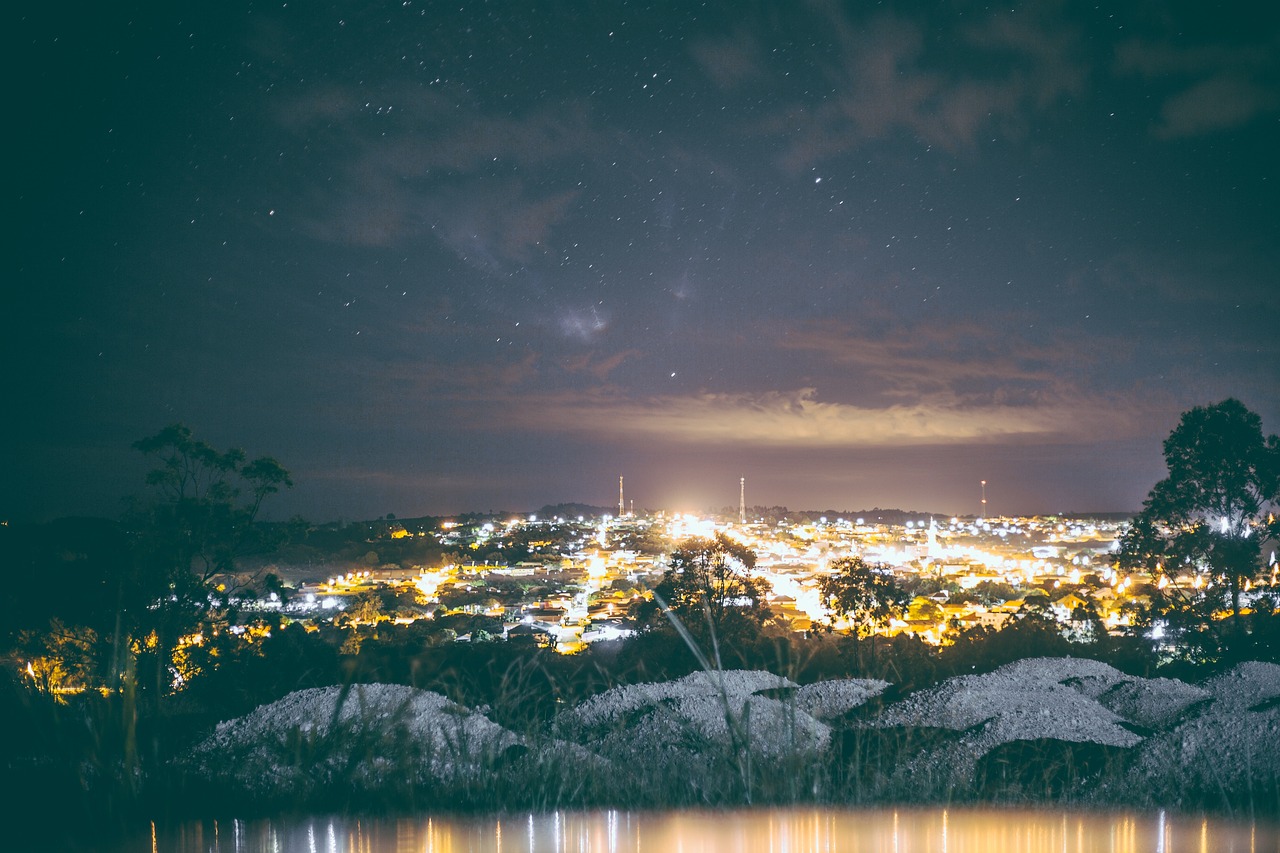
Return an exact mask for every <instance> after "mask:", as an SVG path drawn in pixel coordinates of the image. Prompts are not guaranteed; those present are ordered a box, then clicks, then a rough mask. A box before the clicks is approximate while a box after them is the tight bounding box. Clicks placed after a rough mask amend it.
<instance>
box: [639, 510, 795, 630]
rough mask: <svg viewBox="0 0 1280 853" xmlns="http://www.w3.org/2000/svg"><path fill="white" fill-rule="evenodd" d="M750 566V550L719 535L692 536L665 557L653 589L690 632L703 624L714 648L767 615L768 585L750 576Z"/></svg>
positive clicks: (752, 564)
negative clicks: (666, 562) (656, 584)
mask: <svg viewBox="0 0 1280 853" xmlns="http://www.w3.org/2000/svg"><path fill="white" fill-rule="evenodd" d="M755 565H756V554H755V552H754V551H752V550H751V549H750V548H749V547H747V546H746V545H743V544H742V543H740V542H735V541H734V540H732V539H730V538H729V537H727V536H725V535H724V534H723V533H717V534H716V535H715V538H714V539H704V538H699V537H695V538H692V539H689V540H686V541H685V543H684V544H683V545H681V546H680V547H679V548H677V549H676V550H675V551H673V552H672V553H671V557H670V559H669V561H668V567H667V570H666V572H665V573H664V574H663V578H662V582H661V583H659V584H658V586H657V588H656V589H655V590H654V591H655V592H656V593H657V595H658V596H659V597H660V598H661V599H662V601H664V602H665V603H666V605H667V606H668V607H669V608H670V609H671V610H672V611H673V612H674V613H675V614H676V616H677V617H678V618H680V619H681V620H683V624H684V625H685V626H686V627H687V628H688V629H689V630H690V631H692V632H694V633H695V634H700V633H701V629H702V628H703V627H704V626H705V628H706V629H707V630H708V631H709V632H710V639H711V640H712V642H713V645H716V644H718V643H719V642H720V641H721V640H723V639H725V638H732V637H738V636H740V635H741V634H742V633H743V632H745V631H749V630H750V629H757V630H758V629H759V627H760V626H761V625H762V624H763V623H764V621H765V620H766V619H768V618H769V616H770V612H769V608H768V606H767V605H766V604H765V600H764V599H765V595H766V594H767V592H768V585H767V584H766V583H765V582H764V581H763V580H762V579H760V578H753V577H751V570H752V569H753V568H755ZM717 656H718V650H717Z"/></svg>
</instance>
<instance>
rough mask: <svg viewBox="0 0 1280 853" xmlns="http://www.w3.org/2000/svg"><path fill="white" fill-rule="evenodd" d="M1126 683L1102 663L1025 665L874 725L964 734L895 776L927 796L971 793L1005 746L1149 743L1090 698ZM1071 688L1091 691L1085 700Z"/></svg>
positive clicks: (979, 678)
mask: <svg viewBox="0 0 1280 853" xmlns="http://www.w3.org/2000/svg"><path fill="white" fill-rule="evenodd" d="M1124 678H1125V676H1124V675H1123V674H1122V673H1120V672H1119V670H1116V669H1114V668H1112V667H1110V666H1107V665H1106V664H1102V663H1099V662H1097V661H1089V660H1078V659H1075V658H1036V659H1033V660H1025V661H1018V662H1016V663H1012V664H1009V665H1007V666H1004V667H1001V668H1000V669H998V670H996V671H995V672H991V673H987V674H986V675H966V676H960V677H957V678H952V679H948V680H947V681H945V682H943V683H942V684H940V685H938V686H937V687H934V688H932V689H930V690H925V691H923V692H921V693H918V694H915V695H914V696H910V697H908V698H907V699H904V700H903V701H901V702H899V703H897V704H895V705H891V706H890V707H888V708H886V709H885V711H884V712H883V713H881V714H880V715H879V716H878V717H877V718H876V719H875V720H874V721H872V722H871V723H869V725H871V726H874V727H878V728H888V727H904V728H923V729H937V728H943V729H950V730H952V731H956V732H960V733H961V735H960V737H958V738H957V739H955V740H954V741H951V742H949V743H946V744H943V745H939V746H936V747H931V748H926V749H924V750H923V751H922V752H921V753H920V754H918V755H916V756H915V757H913V758H910V759H908V760H907V761H906V762H904V763H903V765H902V766H901V767H900V768H896V769H895V772H894V776H895V777H896V778H897V780H898V784H899V785H902V784H913V783H914V784H915V785H916V786H917V788H918V789H919V790H920V791H921V793H929V794H937V795H941V794H945V793H947V792H950V791H964V790H967V789H968V788H969V786H970V785H971V784H972V783H973V779H974V772H975V769H976V767H977V764H978V761H979V760H980V759H981V758H982V757H983V756H984V755H986V754H987V753H988V752H990V751H991V750H993V749H995V748H996V747H998V746H1000V745H1002V744H1006V743H1012V742H1014V741H1034V740H1043V739H1053V740H1061V741H1068V742H1073V743H1095V744H1102V745H1104V746H1116V747H1131V746H1134V745H1136V744H1137V743H1139V742H1140V741H1141V740H1142V738H1141V737H1140V736H1139V735H1137V734H1135V733H1134V732H1132V731H1130V730H1128V729H1127V728H1125V727H1124V726H1123V725H1122V723H1124V722H1126V721H1125V720H1124V719H1122V718H1121V717H1120V716H1119V715H1118V714H1116V713H1115V712H1113V711H1111V710H1109V709H1108V708H1106V707H1104V706H1103V705H1102V704H1101V703H1099V702H1098V701H1097V700H1096V699H1092V698H1090V697H1089V696H1088V695H1087V692H1090V691H1091V690H1092V689H1094V688H1098V687H1102V686H1103V685H1106V684H1110V683H1116V682H1119V681H1120V680H1122V679H1124ZM1064 682H1071V683H1077V682H1079V683H1083V684H1086V685H1089V686H1090V687H1089V688H1088V689H1087V690H1086V692H1081V691H1080V690H1077V689H1075V688H1074V687H1071V686H1068V685H1067V684H1066V683H1064ZM1103 689H1105V687H1103Z"/></svg>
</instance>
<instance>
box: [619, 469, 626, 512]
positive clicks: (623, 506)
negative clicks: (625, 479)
mask: <svg viewBox="0 0 1280 853" xmlns="http://www.w3.org/2000/svg"><path fill="white" fill-rule="evenodd" d="M626 514H627V504H626V501H624V500H623V499H622V475H621V474H619V475H618V518H622V516H624V515H626Z"/></svg>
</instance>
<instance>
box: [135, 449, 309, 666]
mask: <svg viewBox="0 0 1280 853" xmlns="http://www.w3.org/2000/svg"><path fill="white" fill-rule="evenodd" d="M133 446H134V448H135V449H137V450H140V451H141V452H143V453H144V454H146V455H147V456H150V457H152V458H154V459H155V460H157V462H158V463H159V464H158V466H157V467H156V468H154V469H153V470H151V471H150V472H149V473H148V474H147V478H146V482H147V485H148V486H150V487H151V491H150V494H149V495H148V497H147V498H146V499H144V500H142V501H139V502H138V503H137V505H136V506H135V507H134V509H133V510H132V512H131V513H130V516H129V519H128V522H127V523H128V524H129V526H130V528H131V529H132V531H133V534H134V539H135V548H134V550H135V560H136V570H135V572H134V575H133V577H132V578H130V579H129V580H130V581H131V583H129V584H127V585H126V586H127V588H123V589H122V593H121V601H120V607H121V611H122V621H123V617H125V616H127V617H128V621H127V623H126V624H124V625H122V626H121V627H122V629H123V630H124V631H126V632H129V633H131V634H132V635H133V637H134V640H135V644H137V645H138V647H139V648H141V649H146V650H148V651H149V653H154V654H155V672H156V685H155V686H156V688H157V690H161V691H162V690H163V688H164V685H163V673H164V670H165V666H166V662H167V660H168V658H169V657H170V656H171V654H172V652H173V650H174V648H176V646H177V643H178V641H179V638H180V637H181V635H182V634H183V633H185V632H189V631H190V630H191V629H192V628H193V627H194V626H195V625H197V624H198V623H199V621H200V619H201V618H202V617H203V616H204V615H205V614H206V611H207V610H208V608H209V597H208V589H207V584H208V583H209V581H210V579H212V578H213V577H214V576H215V575H218V574H221V573H227V572H231V571H233V570H234V568H235V565H236V561H237V560H238V559H240V558H242V557H244V556H246V555H247V554H249V553H253V552H260V551H265V550H268V549H269V547H270V546H271V545H272V544H274V543H273V541H272V539H271V537H270V536H269V535H267V534H266V533H264V531H263V530H262V529H261V528H260V526H258V525H255V523H254V522H255V521H256V519H257V516H258V512H259V510H260V509H261V507H262V503H263V501H264V500H265V499H266V498H267V497H269V496H270V495H272V494H275V493H276V492H278V491H280V489H281V488H289V487H291V486H292V485H293V481H292V480H291V479H290V478H289V472H288V471H286V470H285V468H284V467H283V466H282V465H281V464H280V463H279V462H277V461H276V460H275V459H272V458H271V457H267V456H263V457H259V458H257V459H253V460H249V459H248V458H247V457H246V455H245V452H244V451H243V450H240V449H239V448H231V449H229V450H225V451H219V450H217V449H216V448H214V447H213V446H212V445H210V444H208V443H206V442H204V441H201V440H199V439H197V438H195V436H194V435H193V434H192V432H191V430H190V428H188V427H186V426H184V425H182V424H171V425H169V426H167V427H165V428H164V429H162V430H161V431H160V432H158V433H156V434H155V435H153V436H150V437H148V438H144V439H142V440H140V441H138V442H136V443H135V444H134V445H133ZM144 638H145V640H144Z"/></svg>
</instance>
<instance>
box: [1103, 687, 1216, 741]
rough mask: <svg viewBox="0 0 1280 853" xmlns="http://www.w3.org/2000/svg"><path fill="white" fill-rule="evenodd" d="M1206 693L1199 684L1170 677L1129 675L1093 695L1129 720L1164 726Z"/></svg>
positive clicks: (1155, 727) (1180, 715) (1138, 723)
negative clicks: (1128, 677) (1197, 685)
mask: <svg viewBox="0 0 1280 853" xmlns="http://www.w3.org/2000/svg"><path fill="white" fill-rule="evenodd" d="M1209 695H1210V694H1209V691H1207V690H1205V689H1203V688H1200V687H1196V686H1194V685H1191V684H1187V683H1185V682H1182V681H1178V680H1177V679H1174V678H1130V679H1127V680H1125V681H1121V682H1119V683H1117V684H1114V685H1112V686H1111V687H1110V688H1109V689H1108V690H1106V691H1105V692H1103V693H1102V694H1101V695H1100V696H1098V697H1097V698H1098V701H1099V702H1100V703H1102V705H1103V706H1104V707H1107V708H1110V709H1111V710H1112V711H1115V712H1116V713H1117V714H1119V715H1120V716H1122V717H1124V718H1125V719H1126V720H1128V721H1129V722H1131V723H1135V724H1136V725H1139V726H1142V727H1144V728H1148V729H1166V728H1169V727H1170V726H1172V725H1174V724H1175V723H1177V722H1178V721H1179V720H1180V719H1181V718H1182V716H1183V715H1184V714H1185V713H1187V711H1188V710H1189V709H1190V708H1191V707H1192V706H1194V705H1195V704H1196V703H1198V702H1203V701H1204V700H1206V699H1208V698H1209Z"/></svg>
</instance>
